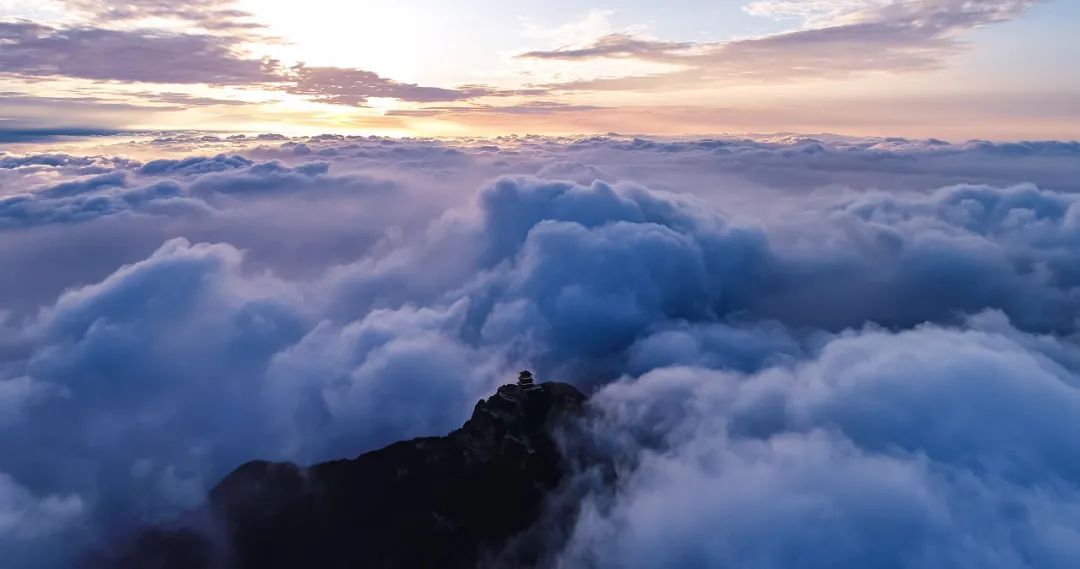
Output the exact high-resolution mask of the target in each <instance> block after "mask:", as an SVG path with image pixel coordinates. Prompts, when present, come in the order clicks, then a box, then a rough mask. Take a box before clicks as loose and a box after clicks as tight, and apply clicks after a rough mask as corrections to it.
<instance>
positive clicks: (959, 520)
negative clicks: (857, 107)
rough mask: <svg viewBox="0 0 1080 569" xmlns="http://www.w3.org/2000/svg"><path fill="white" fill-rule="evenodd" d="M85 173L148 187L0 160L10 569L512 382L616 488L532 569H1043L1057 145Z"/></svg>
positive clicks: (1073, 374)
mask: <svg viewBox="0 0 1080 569" xmlns="http://www.w3.org/2000/svg"><path fill="white" fill-rule="evenodd" d="M114 148H116V149H117V151H118V152H123V151H124V150H126V149H136V150H137V151H138V152H139V154H140V155H142V156H147V155H154V156H156V158H155V159H152V160H145V161H135V160H130V159H123V158H107V157H93V156H90V157H82V156H74V155H67V154H60V153H55V152H51V153H46V152H42V153H39V154H27V155H21V154H2V155H0V176H4V178H3V179H4V185H5V188H7V187H15V188H18V191H17V192H16V194H15V195H8V194H5V195H4V197H2V198H0V220H3V221H0V233H2V234H3V238H2V239H0V266H3V267H4V269H5V271H7V272H10V274H18V275H20V278H19V279H0V298H2V299H3V301H2V303H0V313H3V314H4V315H5V316H4V318H0V472H3V473H4V476H6V477H7V478H5V479H3V480H5V481H7V482H8V484H7V485H6V486H3V488H0V495H2V494H4V492H6V495H10V496H15V498H11V499H10V500H9V503H17V504H19V506H17V507H15V508H8V510H4V507H5V506H4V504H6V503H8V502H4V499H5V498H4V497H2V496H0V519H2V517H3V516H4V515H5V514H4V512H5V511H11V512H16V513H15V514H11V517H13V518H17V519H20V520H21V519H23V518H26V520H31V519H37V518H40V517H42V516H45V514H44V513H42V512H53V513H56V515H55V516H51V517H47V518H48V519H50V520H52V519H55V520H56V523H53V522H50V523H49V524H44V525H43V526H42V527H48V528H52V529H50V530H49V531H44V530H43V531H41V532H38V533H36V534H35V535H34V536H33V537H30V536H27V535H18V536H16V535H15V534H9V536H8V537H0V540H3V539H7V540H8V541H6V542H4V541H0V545H3V546H4V548H5V550H6V551H12V552H14V553H13V554H12V555H16V556H17V557H15V559H17V561H16V562H15V563H16V564H17V565H16V566H17V567H20V568H21V567H22V566H26V567H63V566H69V565H70V561H71V559H72V556H76V555H78V554H79V553H80V552H81V551H83V550H85V548H87V547H92V546H93V545H94V544H95V543H98V542H99V541H100V540H102V539H105V538H106V537H107V536H109V535H115V533H116V532H122V531H123V530H124V529H125V528H127V527H130V526H131V525H134V524H140V523H145V522H149V521H156V520H161V519H166V518H169V517H171V516H172V515H174V514H175V513H176V512H178V511H181V510H183V509H184V508H185V507H188V506H190V505H191V504H193V503H196V502H197V501H198V500H199V499H200V497H201V496H202V495H203V492H204V491H205V489H206V488H207V486H208V485H210V484H212V483H213V482H215V481H216V480H217V479H218V477H220V476H221V475H222V474H223V473H225V472H227V471H228V470H229V469H231V468H232V467H234V466H236V465H237V464H239V463H241V462H243V461H245V460H248V459H251V458H266V459H290V460H298V461H301V462H309V461H317V460H326V459H332V458H340V457H347V456H352V455H355V454H358V453H360V452H363V451H365V450H369V449H371V448H375V447H377V446H379V445H382V444H385V443H387V442H390V441H393V440H397V439H400V438H405V437H412V436H421V435H430V434H440V433H444V432H446V431H448V430H449V429H452V428H454V427H456V426H457V425H459V424H460V422H461V421H462V420H463V418H465V417H466V416H467V414H468V412H469V410H470V408H471V406H472V404H473V403H474V402H475V400H476V399H477V398H478V397H480V396H483V395H485V394H487V393H489V392H490V390H491V389H492V388H493V387H494V386H495V385H497V384H499V383H502V382H505V381H507V380H509V379H510V378H512V377H513V374H512V373H513V372H515V371H516V370H517V369H520V367H521V366H527V367H530V368H531V369H533V370H534V371H536V372H537V375H538V377H540V378H542V379H563V380H567V381H571V382H573V383H576V384H577V385H579V386H581V387H583V388H585V389H588V390H593V391H595V392H596V397H595V404H596V406H597V407H596V409H597V413H598V414H597V416H596V420H595V422H593V423H589V424H588V425H587V426H588V428H589V430H588V431H587V432H586V433H587V434H588V435H589V437H590V438H589V439H587V442H588V443H590V446H589V448H588V449H586V450H589V452H598V453H600V454H599V457H600V458H602V459H603V460H605V461H607V462H610V463H614V464H616V465H618V467H619V468H618V469H617V470H616V472H617V473H618V474H619V476H618V478H617V484H615V485H614V486H612V485H596V484H593V481H594V479H593V475H594V471H591V470H583V471H581V472H579V473H578V474H580V477H579V478H576V479H575V480H577V481H578V484H576V485H575V486H574V489H575V490H584V491H585V493H584V494H582V495H573V496H571V497H573V498H582V499H583V502H582V504H583V507H584V509H583V511H582V515H581V516H580V518H579V519H578V521H577V522H576V524H575V525H574V526H573V527H568V528H565V529H566V530H567V532H568V534H567V535H568V536H569V540H568V541H566V542H564V543H563V544H562V545H563V546H565V547H559V548H556V549H553V550H552V552H553V554H558V555H556V557H555V558H553V559H552V561H553V562H556V563H557V562H561V563H562V564H563V565H564V566H568V567H569V566H575V567H576V566H590V564H592V565H593V566H605V567H607V566H628V567H633V566H636V565H638V564H640V565H643V566H658V565H659V566H669V565H670V566H679V565H680V564H683V565H691V566H696V565H710V564H726V565H731V566H735V567H738V566H764V567H769V566H785V567H789V566H792V565H796V566H797V565H799V564H800V563H801V564H803V566H837V565H840V566H843V565H845V564H853V565H860V566H864V565H873V564H875V563H878V564H883V565H885V566H889V563H893V562H894V561H895V563H894V565H899V566H903V565H902V564H901V563H902V562H906V563H908V564H909V565H910V566H921V565H933V564H943V563H944V564H949V563H951V562H952V561H956V563H957V564H959V565H960V566H963V564H964V563H970V564H972V565H973V566H991V567H993V566H995V564H996V566H1002V567H1009V566H1018V565H1020V566H1022V564H1021V561H1023V560H1032V561H1031V564H1037V565H1038V566H1040V567H1054V566H1055V564H1057V565H1058V566H1066V565H1068V563H1067V562H1068V561H1069V560H1071V559H1075V558H1076V552H1075V551H1073V550H1071V549H1069V548H1070V547H1071V546H1070V544H1071V543H1072V542H1073V541H1074V540H1072V539H1071V533H1070V529H1069V528H1071V527H1074V526H1075V525H1076V519H1075V516H1076V511H1078V509H1077V507H1076V503H1077V502H1076V498H1077V495H1078V494H1077V480H1078V478H1077V477H1078V476H1080V466H1078V465H1077V463H1076V461H1075V460H1073V459H1072V457H1073V456H1076V455H1077V453H1076V449H1074V448H1072V447H1073V446H1074V444H1073V442H1072V441H1071V440H1070V439H1069V437H1066V436H1063V435H1062V433H1065V432H1067V429H1064V428H1063V427H1061V425H1063V424H1065V423H1066V422H1067V418H1068V417H1071V416H1073V415H1075V413H1076V409H1073V407H1072V406H1075V405H1076V404H1077V401H1078V400H1077V397H1076V389H1077V388H1078V387H1080V379H1078V375H1077V374H1078V370H1080V352H1078V351H1077V349H1076V346H1075V337H1076V335H1077V333H1078V332H1080V330H1078V326H1080V322H1077V320H1076V317H1075V315H1076V314H1078V313H1080V273H1078V272H1077V270H1076V269H1075V267H1077V266H1078V264H1077V263H1078V259H1077V251H1080V247H1077V244H1078V243H1077V240H1078V239H1080V233H1078V231H1080V206H1078V205H1077V199H1078V198H1077V195H1078V194H1076V192H1075V188H1076V186H1075V183H1076V182H1075V179H1076V173H1077V172H1076V168H1077V166H1076V164H1077V161H1076V154H1077V152H1080V150H1078V147H1077V145H1076V144H1075V143H1069V142H1031V143H1015V144H997V143H988V142H981V141H973V142H969V143H963V144H949V143H945V142H941V141H919V140H907V139H849V138H843V137H830V136H819V137H814V138H810V137H804V136H796V135H777V136H772V137H761V138H755V139H738V138H717V139H671V140H668V139H647V138H632V137H623V136H618V135H611V136H595V137H578V138H546V137H502V138H497V139H463V140H456V141H448V140H438V141H435V140H425V139H387V138H380V137H355V136H354V137H347V136H318V137H299V138H289V137H284V136H280V135H278V136H273V135H267V136H245V137H242V138H239V137H237V138H232V139H226V138H223V137H219V136H214V135H208V134H206V133H162V134H161V136H160V137H157V138H154V139H147V140H139V141H136V142H133V143H129V145H127V146H125V145H117V146H115V147H114ZM299 149H302V150H299ZM298 150H299V151H298ZM159 152H160V153H161V154H157V153H159ZM191 153H196V155H190V154H191ZM178 154H180V155H183V157H179V156H178ZM1018 177H1027V178H1030V179H1031V180H1033V181H1034V182H1037V183H1026V184H1024V183H1018V182H1019V180H1018V179H1017V178H1018ZM965 179H966V180H974V182H972V183H966V184H963V183H959V182H960V181H961V180H965ZM1070 184H1071V185H1070ZM1003 418H1005V419H1003ZM73 425H78V428H73V427H72V426H73ZM586 466H587V465H586ZM601 478H602V477H601ZM12 488H14V490H11V489H12ZM50 500H51V501H52V502H50ZM47 503H55V504H60V505H63V506H64V507H63V508H53V507H52V506H48V507H46V506H45V504H47ZM76 504H77V505H78V506H77V507H76ZM662 506H663V507H662ZM35 512H36V513H35ZM675 513H678V514H679V515H678V516H676V515H675ZM39 514H40V515H39ZM61 514H62V515H61ZM35 516H36V517H35ZM2 523H3V522H2V521H0V524H2ZM27 527H29V526H27ZM717 528H723V531H718V529H717ZM631 536H632V537H633V539H631ZM718 536H719V537H718ZM825 542H827V543H832V544H835V545H834V546H833V547H829V548H821V547H820V544H821V543H825ZM882 555H884V556H885V557H884V558H883V557H881V556H882ZM995 555H997V556H995ZM882 559H885V561H882ZM1018 560H1019V561H1018ZM815 564H816V565H815Z"/></svg>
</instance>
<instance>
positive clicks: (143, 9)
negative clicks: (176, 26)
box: [64, 0, 263, 33]
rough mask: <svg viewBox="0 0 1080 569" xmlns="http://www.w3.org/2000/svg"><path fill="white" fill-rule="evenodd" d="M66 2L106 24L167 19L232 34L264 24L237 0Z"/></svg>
mask: <svg viewBox="0 0 1080 569" xmlns="http://www.w3.org/2000/svg"><path fill="white" fill-rule="evenodd" d="M64 4H65V5H66V6H67V8H68V9H70V10H72V11H74V12H76V13H82V14H85V15H86V16H87V17H89V18H90V19H92V20H93V21H95V22H99V23H106V24H114V23H116V22H132V21H140V20H149V19H167V20H178V21H181V22H185V23H189V24H194V25H197V26H198V27H200V28H203V29H207V30H223V31H230V32H233V33H235V32H237V31H242V30H252V29H258V28H262V27H263V26H262V25H261V24H259V23H257V22H253V21H251V17H252V14H250V13H248V12H245V11H243V10H240V9H238V8H237V7H236V4H237V2H236V1H235V0H194V1H192V2H185V3H184V5H183V6H178V5H177V4H176V3H175V2H169V1H168V0H133V1H130V2H125V3H124V5H123V6H106V5H103V4H102V3H100V2H94V1H92V0H64Z"/></svg>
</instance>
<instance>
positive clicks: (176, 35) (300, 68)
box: [0, 2, 540, 110]
mask: <svg viewBox="0 0 1080 569" xmlns="http://www.w3.org/2000/svg"><path fill="white" fill-rule="evenodd" d="M131 9H132V10H134V12H132V13H131V14H128V13H127V12H124V11H123V10H121V9H113V8H110V9H109V10H108V11H107V12H106V13H105V15H104V16H102V17H104V18H107V19H108V18H112V17H113V15H114V12H115V13H120V14H121V19H125V18H126V17H130V18H132V19H138V18H142V17H150V16H156V15H157V11H158V10H164V12H163V13H166V14H169V15H176V14H187V12H186V11H184V10H176V9H175V8H174V7H173V6H172V4H171V3H170V4H169V5H168V6H166V5H165V4H160V5H159V4H158V3H157V2H153V3H149V2H148V3H146V4H137V5H135V6H133V7H132V8H131ZM144 9H148V10H150V11H148V12H147V11H144ZM191 10H192V12H191V14H200V16H199V17H200V18H204V19H200V20H199V21H200V22H202V23H203V24H206V23H207V22H210V21H213V20H214V16H213V13H212V12H211V13H209V14H207V13H203V12H201V11H200V10H199V9H197V8H191ZM185 17H186V16H185ZM222 25H226V24H222ZM228 25H232V24H228ZM211 27H213V26H211ZM246 39H247V38H245V37H244V36H243V35H242V34H241V35H236V34H233V33H229V34H223V33H221V30H217V29H215V30H211V31H210V32H205V31H204V32H199V31H165V30H160V29H142V28H136V29H112V28H107V27H95V26H93V25H85V26H81V27H69V28H60V27H51V26H47V25H43V24H37V23H33V22H26V21H15V22H0V42H3V44H4V50H3V53H0V73H6V74H10V75H12V76H15V77H20V78H78V79H89V80H96V81H119V82H125V83H151V84H154V83H156V84H205V85H215V86H247V87H260V88H264V89H270V90H276V91H281V92H285V93H291V94H296V95H304V96H309V97H311V98H312V99H313V100H316V101H320V102H325V103H330V104H341V105H350V106H364V105H365V104H366V102H367V100H368V99H369V98H372V97H388V98H394V99H399V100H403V101H413V102H444V101H460V100H466V99H474V98H477V97H483V96H504V95H508V94H513V95H518V94H524V93H536V92H540V91H539V90H537V89H533V90H525V91H501V90H497V89H492V88H489V87H485V86H482V85H467V86H462V87H459V88H457V89H446V88H440V87H429V86H421V85H415V84H410V83H401V82H398V81H394V80H391V79H387V78H384V77H381V76H379V75H378V74H376V73H374V72H371V71H365V70H361V69H353V68H343V67H309V66H306V65H304V64H297V65H294V66H291V67H286V66H284V65H283V64H282V63H281V62H280V61H277V60H274V59H270V58H255V57H252V56H250V55H248V54H247V53H246V52H245V51H244V49H243V45H244V41H245V40H246ZM163 61H167V62H169V63H168V64H167V65H163V64H161V62H163ZM137 95H138V94H137V93H134V94H132V96H137ZM142 99H144V100H145V99H146V97H143V98H142ZM151 100H155V101H158V102H164V103H167V104H170V105H183V106H185V107H186V106H189V105H192V104H198V105H222V104H228V105H236V104H244V103H243V102H242V101H240V102H238V101H232V100H223V99H214V98H200V97H192V96H187V95H184V94H178V93H171V92H164V93H158V94H156V95H154V96H153V97H152V99H151ZM75 101H76V100H75V99H73V100H71V101H67V102H69V103H73V102H75ZM31 102H34V101H31ZM36 102H37V103H38V104H44V103H45V102H47V101H46V100H45V99H41V100H39V101H36ZM51 102H54V103H55V102H57V101H51ZM59 102H64V101H63V100H60V101H59ZM126 104H128V103H126V102H124V101H114V105H121V106H122V105H126ZM129 106H130V105H129ZM163 110H168V109H167V108H165V109H163Z"/></svg>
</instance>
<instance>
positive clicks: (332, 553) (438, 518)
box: [91, 382, 585, 569]
mask: <svg viewBox="0 0 1080 569" xmlns="http://www.w3.org/2000/svg"><path fill="white" fill-rule="evenodd" d="M584 400H585V397H584V396H583V395H582V394H581V392H580V391H578V390H577V389H576V388H574V387H573V386H571V385H568V384H565V383H555V382H549V383H543V384H537V385H520V384H519V385H504V386H502V387H500V388H499V389H498V391H497V392H496V393H495V394H494V395H492V396H491V397H489V398H488V399H486V400H481V401H479V402H478V403H477V404H476V407H475V409H474V410H473V413H472V416H471V418H469V420H468V421H466V423H465V424H464V425H463V426H462V427H461V428H460V429H458V430H456V431H454V432H452V433H450V434H449V435H446V436H443V437H427V438H418V439H413V440H410V441H403V442H398V443H395V444H392V445H390V446H387V447H386V448H383V449H380V450H376V451H372V452H368V453H365V454H362V455H360V456H358V457H356V458H353V459H348V460H335V461H331V462H325V463H321V464H316V465H313V466H309V467H301V466H297V465H295V464H291V463H272V462H265V461H253V462H249V463H247V464H244V465H242V466H240V467H239V468H237V469H236V470H234V471H233V472H232V473H230V474H229V475H228V476H226V477H225V478H224V479H223V480H222V481H221V482H220V483H219V484H218V485H217V486H216V487H214V488H213V489H212V490H211V491H210V494H209V497H208V500H207V503H206V505H205V506H204V507H203V508H202V509H200V510H199V511H197V512H193V513H191V514H189V515H187V516H184V517H183V518H182V519H181V520H177V521H175V522H174V523H171V524H167V525H164V526H160V527H155V528H149V529H146V530H143V531H141V532H139V533H138V534H137V535H135V536H133V537H132V538H130V539H128V540H124V542H123V544H121V545H118V546H116V547H115V548H114V549H115V550H114V551H112V552H109V553H107V554H104V555H98V556H96V558H95V559H94V561H93V562H92V563H91V565H93V566H95V567H101V568H108V569H130V568H139V569H226V568H227V569H278V568H281V569H285V568H290V569H292V568H308V567H319V568H322V569H332V568H345V567H348V568H357V567H365V568H410V569H423V568H459V567H460V568H464V567H476V566H478V565H480V564H483V563H484V562H485V561H487V560H491V559H494V558H496V557H498V556H502V558H504V559H505V558H506V556H507V555H508V553H507V545H508V544H509V543H511V541H512V540H514V538H515V537H516V536H519V535H522V533H523V532H524V531H525V530H526V529H528V528H529V527H530V526H532V525H533V524H534V523H535V522H536V520H537V519H538V518H539V517H540V516H541V513H542V511H543V509H544V507H545V500H544V499H545V496H546V495H547V493H548V492H549V491H550V490H552V489H553V488H555V487H556V486H558V485H559V483H560V481H561V480H562V478H563V475H564V473H565V471H566V468H565V466H566V465H565V460H564V457H563V456H562V455H561V454H560V450H559V447H558V445H557V444H556V442H555V439H554V438H553V435H554V433H555V432H556V430H557V429H559V428H560V426H561V425H564V424H566V423H567V421H568V420H569V419H571V418H573V417H575V416H577V415H578V414H580V413H581V410H582V407H583V403H584ZM518 541H520V540H518ZM516 550H517V551H516V552H515V553H512V554H509V555H512V556H516V558H514V559H515V560H514V561H513V564H515V565H528V564H529V563H530V555H532V554H530V553H529V551H528V548H527V547H524V548H523V547H517V548H516Z"/></svg>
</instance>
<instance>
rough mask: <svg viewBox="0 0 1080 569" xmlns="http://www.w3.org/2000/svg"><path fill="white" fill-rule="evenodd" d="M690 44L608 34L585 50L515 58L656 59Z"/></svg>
mask: <svg viewBox="0 0 1080 569" xmlns="http://www.w3.org/2000/svg"><path fill="white" fill-rule="evenodd" d="M693 45H694V44H693V43H690V42H665V41H652V40H644V39H638V38H635V37H633V36H631V35H629V34H625V33H615V34H608V35H605V36H603V37H601V38H600V39H598V40H596V42H595V43H593V44H592V45H590V46H589V47H585V48H565V47H564V48H559V49H556V50H552V51H529V52H526V53H522V54H520V55H517V56H515V57H519V58H522V59H560V60H575V59H593V58H601V57H628V58H637V59H655V58H658V57H662V56H667V55H670V54H677V53H679V52H684V51H686V50H688V49H690V48H691V47H693Z"/></svg>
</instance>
